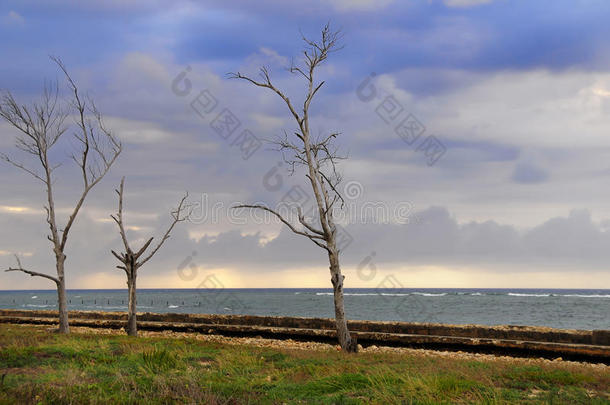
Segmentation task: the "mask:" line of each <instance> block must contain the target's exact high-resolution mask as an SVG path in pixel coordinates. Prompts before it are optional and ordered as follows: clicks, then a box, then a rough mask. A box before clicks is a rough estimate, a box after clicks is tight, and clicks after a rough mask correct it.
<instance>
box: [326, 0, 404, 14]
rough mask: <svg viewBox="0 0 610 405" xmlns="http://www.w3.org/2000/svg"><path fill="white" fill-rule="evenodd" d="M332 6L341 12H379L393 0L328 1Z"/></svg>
mask: <svg viewBox="0 0 610 405" xmlns="http://www.w3.org/2000/svg"><path fill="white" fill-rule="evenodd" d="M328 1H329V3H330V4H332V6H333V7H334V8H335V9H336V10H338V11H341V12H345V11H370V10H380V9H383V8H385V7H387V6H388V5H390V4H392V3H393V2H394V0H380V1H375V0H328Z"/></svg>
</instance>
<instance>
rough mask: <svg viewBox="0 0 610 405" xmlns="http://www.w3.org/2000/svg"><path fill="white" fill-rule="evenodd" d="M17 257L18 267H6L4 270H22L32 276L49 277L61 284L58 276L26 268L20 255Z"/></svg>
mask: <svg viewBox="0 0 610 405" xmlns="http://www.w3.org/2000/svg"><path fill="white" fill-rule="evenodd" d="M15 259H16V260H17V267H16V268H13V267H9V268H8V269H6V270H4V271H6V272H9V271H21V272H23V273H26V274H29V275H30V276H32V277H43V278H46V279H49V280H51V281H53V282H54V283H55V284H57V285H59V279H58V278H56V277H53V276H50V275H48V274H44V273H38V272H37V271H31V270H26V269H24V268H23V266H22V265H21V260H19V256H17V255H15Z"/></svg>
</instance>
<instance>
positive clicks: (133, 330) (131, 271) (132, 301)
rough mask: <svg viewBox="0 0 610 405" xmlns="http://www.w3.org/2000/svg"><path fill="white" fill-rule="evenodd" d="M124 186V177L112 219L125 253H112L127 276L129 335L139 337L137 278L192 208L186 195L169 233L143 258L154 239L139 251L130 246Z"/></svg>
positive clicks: (175, 212) (172, 213)
mask: <svg viewBox="0 0 610 405" xmlns="http://www.w3.org/2000/svg"><path fill="white" fill-rule="evenodd" d="M124 186H125V178H124V177H123V179H122V180H121V186H120V187H119V189H118V190H116V192H117V194H118V195H119V211H118V212H117V214H116V216H115V215H111V216H110V217H111V218H112V219H113V220H114V222H116V223H117V225H118V226H119V233H120V234H121V239H122V240H123V247H124V248H125V251H124V252H122V253H120V254H119V253H117V252H115V251H114V250H112V251H111V252H112V255H113V256H114V257H116V258H117V259H118V260H119V261H120V262H121V265H120V266H117V268H119V269H122V270H124V271H125V274H126V275H127V288H128V290H129V306H128V316H127V334H128V335H129V336H137V335H138V325H137V322H136V278H137V276H138V270H139V269H140V267H142V266H143V265H144V264H145V263H146V262H148V261H149V260H150V259H152V257H153V256H154V255H155V253H157V252H158V251H159V249H161V246H163V244H164V243H165V241H166V240H167V239H169V237H170V234H171V232H172V230H173V229H174V227H175V226H176V224H177V223H178V222H183V221H186V220H187V219H188V218H189V216H190V208H189V207H188V206H186V205H185V201H186V199H187V197H188V194H186V195H185V196H184V197H182V200H180V203H179V204H178V208H176V209H175V210H174V211H172V212H171V216H172V218H173V221H172V223H171V224H170V226H169V228H168V229H167V231H166V232H165V234H164V235H163V237H162V238H161V240H160V241H159V243H158V244H157V245H156V246H155V247H154V248H153V249H152V250H151V251H150V253H148V254H147V255H146V256H144V257H143V255H144V253H145V252H146V251H147V250H148V248H149V247H150V245H151V243H152V241H153V238H152V237H151V238H149V239H148V240H147V241H146V242H145V243H144V245H142V247H141V248H140V249H139V250H137V251H134V250H133V249H132V248H131V246H130V245H129V241H128V240H127V233H126V232H125V225H124V222H123V190H124ZM141 257H143V258H142V260H140V258H141Z"/></svg>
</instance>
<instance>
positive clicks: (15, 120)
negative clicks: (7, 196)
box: [0, 57, 122, 333]
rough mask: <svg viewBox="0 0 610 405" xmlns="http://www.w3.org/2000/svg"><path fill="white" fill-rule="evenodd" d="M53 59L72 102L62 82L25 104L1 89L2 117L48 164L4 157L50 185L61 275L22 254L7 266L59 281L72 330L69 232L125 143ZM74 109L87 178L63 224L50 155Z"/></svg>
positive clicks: (62, 314)
mask: <svg viewBox="0 0 610 405" xmlns="http://www.w3.org/2000/svg"><path fill="white" fill-rule="evenodd" d="M51 59H52V60H53V62H55V63H56V64H57V66H58V67H59V69H60V70H61V71H62V72H63V74H64V76H65V79H66V82H67V84H68V88H69V90H70V94H71V100H70V102H69V103H67V105H66V106H62V105H61V104H62V103H61V102H60V100H59V86H58V84H57V83H56V82H55V83H54V84H52V85H51V84H46V85H45V87H44V91H43V95H42V98H41V100H40V101H38V102H34V103H32V104H31V105H29V106H26V105H21V104H19V103H18V102H17V101H16V100H15V98H14V97H13V95H12V94H11V93H10V92H4V93H2V94H1V95H0V117H2V118H4V119H5V120H6V121H7V122H8V123H9V124H11V125H12V126H13V127H15V128H16V129H17V130H18V131H19V132H20V134H19V135H18V136H17V138H16V147H17V149H19V150H21V151H22V152H25V153H26V154H30V155H33V156H34V160H35V162H36V165H37V166H39V168H41V169H42V172H40V171H39V170H37V169H36V168H34V167H30V166H28V165H26V164H25V163H22V162H19V161H17V160H14V159H13V158H12V157H10V156H8V155H6V154H0V158H1V159H2V160H4V161H6V162H8V163H10V164H12V165H13V166H15V167H17V168H19V169H21V170H23V171H25V172H27V173H28V174H30V175H32V176H33V177H34V178H35V179H37V180H40V181H41V182H42V184H43V185H44V188H45V191H46V204H45V207H44V208H45V211H46V214H47V215H46V221H47V224H48V225H49V228H50V230H51V233H50V235H48V236H47V239H49V241H50V242H51V244H52V245H53V254H54V255H55V269H56V272H57V276H51V275H48V274H43V273H38V272H35V271H30V270H26V269H24V268H23V266H22V265H21V261H20V260H19V258H17V265H18V267H16V268H9V269H7V270H6V271H21V272H24V273H26V274H29V275H30V276H32V277H34V276H37V277H44V278H47V279H49V280H51V281H53V282H54V283H55V284H56V286H57V295H58V301H57V302H58V309H59V332H60V333H69V332H70V328H69V325H68V306H67V300H66V281H65V272H64V266H65V262H66V255H65V253H64V252H65V249H66V244H67V242H68V235H69V233H70V230H71V229H72V226H73V225H74V221H75V220H76V217H77V215H78V213H79V211H80V209H81V208H82V206H83V204H84V202H85V199H86V198H87V195H88V194H89V192H90V191H91V190H92V189H93V188H94V187H95V186H96V185H97V184H98V183H99V182H100V181H101V180H102V179H103V178H104V176H105V175H106V173H108V171H109V170H110V168H111V167H112V165H113V164H114V162H115V161H116V159H117V158H118V156H119V154H120V153H121V150H122V146H121V143H120V142H119V141H118V140H117V138H115V137H114V135H113V134H112V133H111V132H110V131H109V130H108V129H106V127H105V126H104V124H103V122H102V115H101V114H100V112H99V111H98V110H97V108H96V107H95V104H94V103H93V101H92V100H91V99H90V98H89V97H83V96H82V95H81V93H80V92H79V90H78V87H77V86H76V84H75V83H74V81H73V80H72V78H71V77H70V75H69V74H68V71H67V69H66V67H65V66H64V64H63V63H62V62H61V60H60V59H58V58H54V57H51ZM72 112H74V113H75V114H74V116H75V118H74V124H75V131H74V140H75V141H76V144H77V150H76V151H75V152H74V153H73V154H72V156H71V157H72V160H74V162H75V163H76V164H77V165H78V167H79V169H80V173H81V177H82V181H83V184H82V189H81V191H80V197H79V198H78V200H77V201H76V205H75V206H74V208H73V209H72V213H71V214H70V217H69V218H68V221H67V222H66V224H65V226H63V228H60V226H59V225H58V222H57V218H56V211H55V194H54V189H53V186H54V184H55V175H54V172H55V170H56V169H57V168H58V167H59V166H60V164H59V163H53V162H52V161H51V158H50V156H49V155H50V152H51V150H52V148H53V147H54V146H55V145H57V143H58V141H59V140H60V139H61V138H62V136H63V135H64V134H65V133H66V132H67V131H68V129H69V127H70V126H69V125H66V119H67V118H68V117H70V116H71V113H72Z"/></svg>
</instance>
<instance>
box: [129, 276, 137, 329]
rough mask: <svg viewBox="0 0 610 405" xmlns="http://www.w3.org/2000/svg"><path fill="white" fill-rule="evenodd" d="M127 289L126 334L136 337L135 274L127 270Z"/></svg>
mask: <svg viewBox="0 0 610 405" xmlns="http://www.w3.org/2000/svg"><path fill="white" fill-rule="evenodd" d="M127 274H128V276H127V289H128V293H129V308H128V310H127V334H128V335H129V336H138V324H137V319H136V317H137V310H136V278H137V275H136V272H135V271H134V269H133V268H132V269H127Z"/></svg>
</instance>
